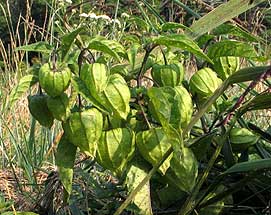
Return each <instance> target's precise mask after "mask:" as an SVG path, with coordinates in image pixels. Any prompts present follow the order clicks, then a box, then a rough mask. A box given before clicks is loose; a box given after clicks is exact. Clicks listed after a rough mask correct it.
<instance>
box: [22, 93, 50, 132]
mask: <svg viewBox="0 0 271 215" xmlns="http://www.w3.org/2000/svg"><path fill="white" fill-rule="evenodd" d="M27 99H28V108H29V111H30V113H31V114H32V116H33V117H34V118H35V119H36V120H37V121H38V122H39V123H40V124H41V125H42V126H45V127H48V128H51V127H52V125H53V123H54V118H53V115H52V113H51V112H50V110H49V109H48V107H47V96H46V95H34V96H28V97H27Z"/></svg>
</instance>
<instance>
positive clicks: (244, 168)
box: [223, 159, 271, 174]
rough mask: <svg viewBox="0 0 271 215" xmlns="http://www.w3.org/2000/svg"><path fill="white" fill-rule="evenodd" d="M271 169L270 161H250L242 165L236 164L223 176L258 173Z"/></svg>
mask: <svg viewBox="0 0 271 215" xmlns="http://www.w3.org/2000/svg"><path fill="white" fill-rule="evenodd" d="M270 168H271V159H261V160H252V161H247V162H242V163H237V164H235V165H234V166H232V167H231V168H229V169H227V170H226V171H225V172H224V173H223V174H230V173H238V172H250V171H258V170H262V169H270Z"/></svg>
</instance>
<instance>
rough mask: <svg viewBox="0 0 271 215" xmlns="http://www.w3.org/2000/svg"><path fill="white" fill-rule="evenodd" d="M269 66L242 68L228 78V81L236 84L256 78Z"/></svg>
mask: <svg viewBox="0 0 271 215" xmlns="http://www.w3.org/2000/svg"><path fill="white" fill-rule="evenodd" d="M269 68H270V66H256V67H248V68H243V69H240V70H238V71H237V72H235V73H233V74H232V75H231V76H230V77H229V78H228V82H229V84H235V83H241V82H246V81H253V80H256V79H257V78H259V77H260V76H261V75H262V74H263V73H264V72H266V71H267V70H268V69H269Z"/></svg>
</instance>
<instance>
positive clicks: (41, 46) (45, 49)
mask: <svg viewBox="0 0 271 215" xmlns="http://www.w3.org/2000/svg"><path fill="white" fill-rule="evenodd" d="M53 49H54V46H52V45H50V44H49V43H47V42H44V41H40V42H37V43H32V44H29V45H25V46H19V47H17V48H16V49H15V50H16V51H29V52H30V51H32V52H41V53H46V54H50V53H51V52H52V51H53Z"/></svg>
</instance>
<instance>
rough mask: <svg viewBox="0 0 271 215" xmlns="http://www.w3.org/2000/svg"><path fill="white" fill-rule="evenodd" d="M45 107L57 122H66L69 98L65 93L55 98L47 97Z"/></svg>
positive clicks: (68, 113)
mask: <svg viewBox="0 0 271 215" xmlns="http://www.w3.org/2000/svg"><path fill="white" fill-rule="evenodd" d="M47 106H48V108H49V110H50V112H51V113H52V115H53V117H54V118H55V119H57V120H59V121H66V120H67V118H68V117H69V115H70V108H69V98H68V96H67V94H65V93H62V94H61V95H60V96H57V97H51V96H49V97H48V99H47Z"/></svg>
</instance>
